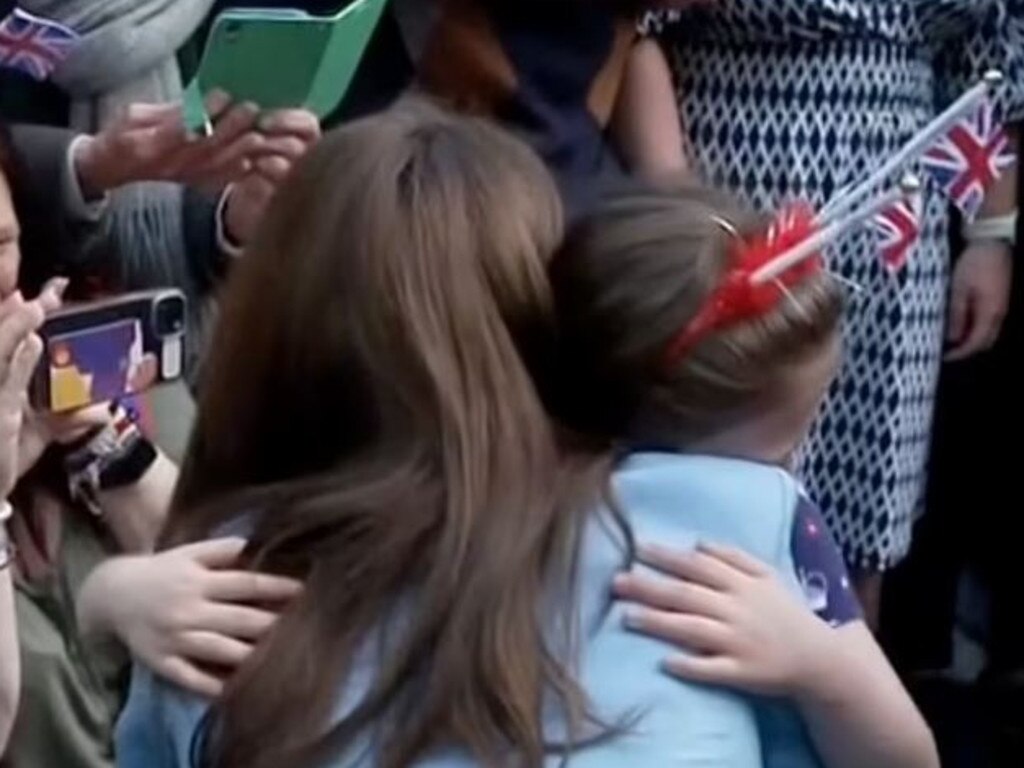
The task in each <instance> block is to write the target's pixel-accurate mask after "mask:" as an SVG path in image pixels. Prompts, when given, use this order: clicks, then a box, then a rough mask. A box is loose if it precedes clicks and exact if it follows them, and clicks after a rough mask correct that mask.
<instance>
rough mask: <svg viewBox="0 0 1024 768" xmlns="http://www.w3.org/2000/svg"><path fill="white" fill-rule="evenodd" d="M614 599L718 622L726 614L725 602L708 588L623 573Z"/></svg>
mask: <svg viewBox="0 0 1024 768" xmlns="http://www.w3.org/2000/svg"><path fill="white" fill-rule="evenodd" d="M614 591H615V596H616V597H618V598H619V599H620V600H628V601H629V602H632V603H639V604H641V605H643V606H646V607H647V608H656V609H658V610H662V611H675V612H678V613H690V614H698V615H700V616H707V617H709V618H715V619H721V618H724V617H725V614H726V613H727V612H728V603H727V600H728V598H727V597H726V596H725V595H723V594H722V593H721V592H715V591H714V590H710V589H708V588H707V587H702V586H698V585H696V584H688V583H686V582H683V581H673V580H669V579H664V578H655V577H650V576H640V575H638V574H635V573H622V574H619V575H618V576H616V577H615V583H614Z"/></svg>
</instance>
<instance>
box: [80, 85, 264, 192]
mask: <svg viewBox="0 0 1024 768" xmlns="http://www.w3.org/2000/svg"><path fill="white" fill-rule="evenodd" d="M206 106H207V113H208V114H209V115H210V119H211V120H212V121H213V122H214V125H215V128H214V131H213V133H212V134H211V135H210V136H208V137H195V136H192V135H190V134H189V133H188V130H187V129H186V127H185V123H184V119H183V116H182V109H181V106H180V105H177V104H133V105H131V106H129V107H128V108H127V109H126V110H125V112H124V114H123V115H122V116H121V117H120V118H119V119H117V120H115V121H114V122H113V123H112V124H111V125H109V126H108V127H106V128H104V129H103V130H102V131H101V132H100V133H98V134H97V135H95V136H91V137H87V138H86V139H85V140H84V141H81V142H79V143H78V145H77V146H76V148H75V149H76V152H75V157H74V164H75V170H76V171H77V172H78V178H79V183H80V184H81V187H82V191H83V193H84V194H85V196H86V198H87V199H95V198H98V197H102V196H103V195H104V194H105V193H106V192H109V191H111V190H113V189H116V188H117V187H119V186H122V185H124V184H129V183H132V182H136V181H175V182H179V183H182V184H192V185H197V186H204V187H211V188H220V187H222V186H223V185H225V184H227V183H229V182H231V181H234V180H236V179H238V178H241V177H242V176H243V175H245V173H246V172H248V171H249V169H250V168H251V167H252V163H253V160H252V157H253V156H254V155H255V154H258V153H259V152H260V150H261V149H262V148H263V147H264V145H265V143H266V141H265V138H264V136H263V135H262V134H261V133H260V132H259V131H258V130H256V124H257V121H258V119H259V109H258V108H257V107H256V105H254V104H232V102H231V99H230V98H229V97H228V96H226V95H224V94H220V93H217V94H212V95H211V96H210V97H209V99H207V105H206Z"/></svg>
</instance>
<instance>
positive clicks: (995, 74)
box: [817, 69, 1003, 226]
mask: <svg viewBox="0 0 1024 768" xmlns="http://www.w3.org/2000/svg"><path fill="white" fill-rule="evenodd" d="M1002 82H1003V73H1002V72H999V71H998V70H994V69H993V70H990V71H989V72H986V73H985V77H984V79H983V80H982V82H980V83H978V84H977V85H976V86H974V87H973V88H971V89H970V90H969V91H967V93H965V94H964V95H963V96H961V97H960V98H959V99H957V100H956V101H955V102H954V103H953V104H952V105H951V106H950V107H949V109H947V110H946V111H945V112H943V113H942V114H941V115H939V116H938V117H936V118H935V119H934V120H933V121H932V122H931V123H930V124H929V125H928V126H927V127H926V128H924V129H923V130H922V131H921V132H920V133H918V134H917V135H916V136H914V138H912V139H911V140H910V141H909V142H907V144H906V145H904V147H903V148H902V149H901V150H900V151H899V152H897V153H896V154H895V155H893V156H892V157H890V158H889V159H888V160H887V161H886V162H885V163H883V164H882V165H881V166H880V167H879V168H878V169H877V170H876V171H875V172H874V173H872V174H871V175H870V176H869V177H868V178H867V179H865V180H864V181H863V182H862V183H861V184H858V185H857V186H856V187H854V188H852V189H850V190H848V191H847V192H846V193H845V194H842V195H840V196H839V197H837V198H836V199H835V200H833V201H832V202H831V203H829V204H828V205H826V206H825V208H823V209H822V211H821V212H820V213H819V214H818V218H817V223H818V224H819V225H821V226H827V225H828V224H829V223H830V222H832V221H834V220H835V219H838V218H840V217H842V216H844V215H845V214H847V213H848V212H850V211H851V210H853V209H854V208H855V207H856V206H857V205H859V204H860V202H861V201H862V200H863V199H864V198H865V197H867V196H868V195H870V194H871V193H872V192H873V191H874V190H875V189H876V188H877V187H878V186H880V185H881V184H883V183H884V182H885V180H886V179H888V178H889V177H890V176H892V175H893V174H894V173H895V172H896V171H898V170H900V169H901V168H902V167H903V166H905V165H907V164H908V163H911V162H913V161H914V160H916V159H917V158H918V156H920V155H921V154H923V153H924V152H925V150H927V149H928V147H930V146H931V145H932V144H934V143H935V141H936V140H937V139H938V138H939V137H941V136H942V135H944V134H946V133H948V132H949V130H950V129H951V128H953V126H955V125H956V124H957V123H958V122H960V121H961V120H962V119H963V118H964V117H965V116H966V115H969V114H971V112H973V111H974V110H976V109H977V108H978V107H979V106H980V105H981V103H982V102H983V101H984V100H985V98H987V97H988V95H989V94H990V93H991V92H992V91H993V90H995V89H996V88H997V87H998V86H999V84H1000V83H1002Z"/></svg>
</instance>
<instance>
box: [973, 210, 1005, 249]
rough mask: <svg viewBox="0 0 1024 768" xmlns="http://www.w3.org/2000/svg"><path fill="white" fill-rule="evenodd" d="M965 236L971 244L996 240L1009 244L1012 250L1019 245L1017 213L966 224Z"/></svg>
mask: <svg viewBox="0 0 1024 768" xmlns="http://www.w3.org/2000/svg"><path fill="white" fill-rule="evenodd" d="M963 236H964V239H965V240H967V242H969V243H978V242H985V241H993V240H994V241H996V242H1000V243H1007V244H1008V245H1009V246H1010V247H1011V248H1012V247H1014V246H1016V245H1017V211H1014V212H1013V213H1008V214H1006V215H1005V216H992V217H990V218H987V219H978V220H977V221H972V222H971V223H970V224H965V225H964V227H963Z"/></svg>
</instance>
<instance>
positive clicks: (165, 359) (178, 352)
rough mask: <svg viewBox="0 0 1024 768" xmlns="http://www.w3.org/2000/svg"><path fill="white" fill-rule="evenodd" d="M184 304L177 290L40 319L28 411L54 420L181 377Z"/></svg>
mask: <svg viewBox="0 0 1024 768" xmlns="http://www.w3.org/2000/svg"><path fill="white" fill-rule="evenodd" d="M187 309H188V305H187V303H186V300H185V296H184V294H182V292H181V291H179V290H176V289H162V290H155V291H143V292H139V293H130V294H125V295H122V296H117V297H113V298H110V299H105V300H103V301H97V302H93V303H88V304H78V305H72V306H69V307H65V308H63V309H61V310H60V311H58V312H55V313H53V314H52V315H51V316H49V317H48V318H47V319H46V322H45V323H44V324H43V327H42V329H41V330H40V332H39V335H40V336H41V337H42V340H43V357H42V360H41V361H40V363H39V368H38V369H37V370H36V372H35V376H34V378H33V380H32V384H31V389H30V392H29V396H30V400H31V402H32V405H33V407H35V408H36V409H38V410H45V411H51V412H54V413H61V412H64V411H72V410H77V409H79V408H84V407H86V406H89V405H95V404H97V403H103V402H108V401H110V400H116V399H118V398H121V397H124V396H126V395H131V394H136V393H139V392H143V391H145V390H147V389H149V388H150V387H152V386H154V385H156V384H160V383H163V382H166V381H173V380H174V379H177V378H180V377H181V375H182V369H183V364H184V341H185V320H186V317H185V316H186V311H187Z"/></svg>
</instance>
